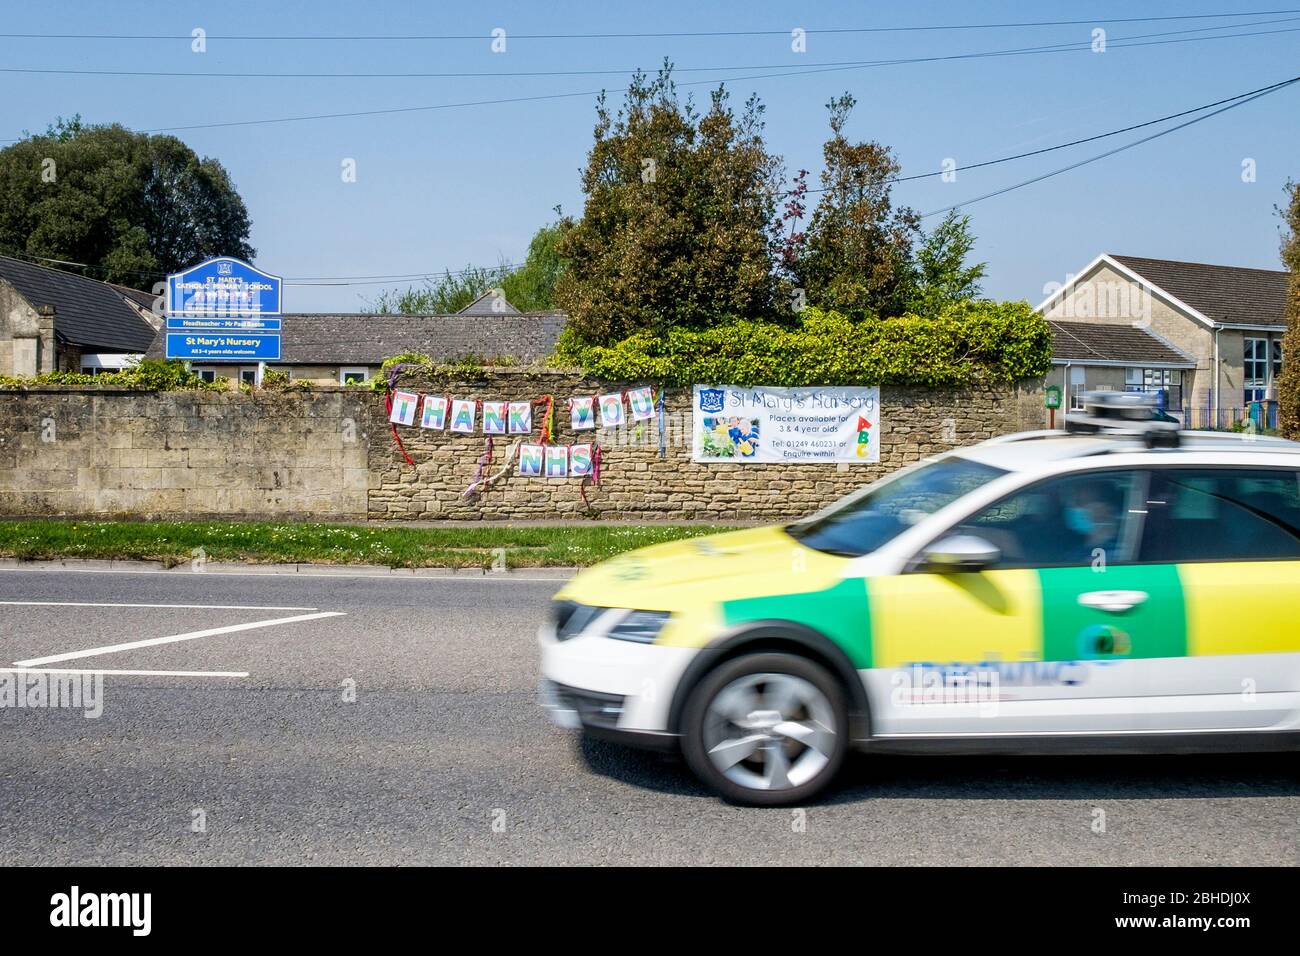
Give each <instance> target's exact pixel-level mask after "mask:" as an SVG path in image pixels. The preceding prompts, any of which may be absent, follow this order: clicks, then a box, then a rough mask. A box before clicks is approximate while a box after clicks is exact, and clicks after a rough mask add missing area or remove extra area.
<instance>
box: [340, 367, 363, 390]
mask: <svg viewBox="0 0 1300 956" xmlns="http://www.w3.org/2000/svg"><path fill="white" fill-rule="evenodd" d="M369 380H370V369H368V368H366V367H365V366H364V365H358V366H354V367H351V368H341V369H339V384H340V385H361V384H364V383H365V382H368V381H369Z"/></svg>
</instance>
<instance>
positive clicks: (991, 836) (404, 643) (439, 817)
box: [0, 570, 1300, 865]
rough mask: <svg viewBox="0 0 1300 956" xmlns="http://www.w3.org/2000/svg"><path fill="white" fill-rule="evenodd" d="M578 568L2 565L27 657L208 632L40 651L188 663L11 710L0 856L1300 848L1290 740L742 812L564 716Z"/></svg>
mask: <svg viewBox="0 0 1300 956" xmlns="http://www.w3.org/2000/svg"><path fill="white" fill-rule="evenodd" d="M556 587H557V582H556V581H554V580H545V579H537V578H529V577H510V578H506V577H496V576H488V577H485V578H463V577H458V578H441V579H440V578H413V577H407V578H403V577H353V576H337V575H325V576H304V575H243V574H213V573H202V574H200V573H190V572H167V573H103V572H74V571H64V570H3V571H0V602H5V603H0V648H3V651H2V656H3V659H2V660H0V666H12V664H13V663H14V662H19V661H46V659H48V658H52V657H54V658H58V657H60V656H62V655H66V654H69V653H72V652H76V651H81V650H88V649H97V648H102V647H105V646H114V645H118V644H122V643H127V642H136V641H141V640H153V639H155V638H163V637H174V636H176V635H181V634H193V633H195V632H200V633H203V634H204V636H199V637H194V638H191V639H186V640H179V641H171V642H167V643H155V644H150V645H148V646H143V647H135V648H126V649H121V650H115V651H111V652H108V653H102V654H95V655H92V656H86V657H80V658H71V659H65V660H62V661H57V660H56V661H54V662H48V663H37V664H33V665H31V666H34V667H46V668H72V669H75V668H81V669H90V668H93V669H114V670H128V671H152V672H166V673H152V674H144V675H141V674H126V675H110V676H107V677H105V678H104V690H103V700H102V715H101V716H99V717H98V718H87V717H86V716H85V715H84V713H83V711H82V710H71V709H51V708H48V707H47V708H43V709H42V708H37V709H28V708H16V707H0V864H3V865H14V864H96V863H103V864H146V863H150V864H152V863H163V864H176V863H187V864H207V863H228V864H248V863H288V864H430V863H432V864H440V863H453V864H463V863H473V864H499V863H507V864H545V863H566V864H567V863H571V864H603V863H616V864H628V865H650V864H664V863H684V864H690V863H732V864H777V865H779V864H816V863H835V864H999V863H1013V864H1077V865H1095V864H1121V865H1131V864H1241V865H1250V864H1295V863H1297V862H1300V757H1297V756H1296V755H1289V754H1282V755H1278V754H1274V755H1259V756H1255V755H1235V756H1218V757H1186V756H1170V757H1154V758H1153V757H1074V758H1065V757H1061V758H952V757H947V758H945V757H925V758H921V757H889V758H882V757H874V758H864V757H857V758H854V759H853V760H852V761H851V764H850V766H849V769H848V772H847V773H846V774H845V777H844V779H843V782H842V785H841V786H840V787H839V788H838V789H837V790H836V791H835V792H834V793H833V794H832V795H831V796H830V797H829V798H828V799H826V800H824V801H822V802H820V803H818V804H815V805H812V806H809V807H807V808H804V810H803V815H802V816H800V815H798V814H795V813H792V811H790V810H788V809H778V810H756V809H744V808H737V807H732V806H728V805H726V804H724V803H722V802H720V801H718V800H716V799H714V798H713V797H712V796H710V795H708V794H707V793H705V792H703V791H702V790H701V789H700V788H699V787H698V786H697V785H696V784H695V783H694V782H693V780H692V778H691V777H690V775H689V774H688V772H687V771H686V770H685V768H684V767H683V766H682V765H681V764H680V763H679V762H677V761H675V760H673V759H672V758H669V757H664V756H659V755H654V754H646V753H640V752H636V751H630V750H623V749H621V748H618V747H614V746H612V745H606V744H590V743H589V744H580V743H579V742H578V741H577V740H576V739H575V738H573V737H571V736H570V735H568V734H566V733H564V732H561V731H558V730H554V729H552V728H551V726H550V725H549V724H548V723H547V722H546V720H545V718H544V716H543V714H542V712H541V711H540V710H539V708H538V707H537V705H536V703H535V688H536V666H537V651H536V648H535V645H534V643H533V630H534V628H535V626H536V622H537V619H538V616H539V614H541V613H542V612H543V609H544V607H545V604H546V602H547V600H548V598H549V596H550V594H551V593H552V592H553V591H554V590H555V589H556ZM13 602H24V603H13ZM31 602H50V603H31ZM86 604H102V605H107V606H96V607H91V606H82V605H86ZM127 604H137V605H139V604H150V605H166V606H163V607H124V606H122V605H127ZM74 605H75V606H74ZM176 605H222V606H225V607H177V606H176ZM231 605H237V606H239V607H229V606H231ZM330 612H333V613H335V614H336V615H337V616H331V617H313V618H310V619H307V620H300V621H293V622H287V623H276V624H259V626H257V627H252V628H247V629H243V630H225V629H228V628H232V627H234V626H236V625H239V624H249V623H256V622H266V621H273V620H279V619H282V618H286V617H290V618H292V617H301V616H306V615H315V614H324V613H330ZM211 631H216V632H217V633H206V632H211ZM174 672H182V673H186V674H192V673H193V672H218V673H217V674H207V673H205V674H199V675H197V676H172V675H173V673H174ZM228 674H235V675H242V674H247V676H223V675H228ZM353 689H354V690H355V694H354V695H353V694H352V693H351V691H352V690H353ZM353 696H354V697H355V699H353V700H349V699H348V698H350V697H353ZM1102 814H1104V817H1103V816H1102ZM1103 819H1104V824H1105V826H1104V832H1096V831H1097V830H1098V829H1100V828H1099V827H1098V823H1099V821H1101V820H1103ZM196 821H201V822H202V824H203V826H202V827H197V823H196Z"/></svg>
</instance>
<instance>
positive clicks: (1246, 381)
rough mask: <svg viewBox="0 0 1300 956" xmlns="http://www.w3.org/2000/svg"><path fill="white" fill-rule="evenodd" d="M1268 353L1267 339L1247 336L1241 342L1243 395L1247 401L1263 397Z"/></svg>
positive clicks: (1266, 377)
mask: <svg viewBox="0 0 1300 956" xmlns="http://www.w3.org/2000/svg"><path fill="white" fill-rule="evenodd" d="M1269 355H1270V353H1269V341H1268V339H1251V338H1248V339H1245V340H1244V341H1243V343H1242V370H1243V382H1242V384H1243V385H1244V386H1245V389H1244V393H1243V397H1244V399H1245V401H1246V402H1248V403H1249V402H1258V401H1261V400H1262V399H1263V398H1264V393H1265V390H1266V389H1267V387H1268V365H1269Z"/></svg>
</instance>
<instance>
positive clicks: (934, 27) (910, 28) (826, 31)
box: [0, 9, 1300, 42]
mask: <svg viewBox="0 0 1300 956" xmlns="http://www.w3.org/2000/svg"><path fill="white" fill-rule="evenodd" d="M1284 13H1300V10H1296V9H1291V10H1252V11H1239V12H1235V13H1192V14H1178V15H1170V16H1159V17H1091V18H1088V19H1083V20H1022V21H1011V22H1002V23H948V24H918V25H904V26H873V27H825V28H811V29H804V32H805V34H808V35H818V34H822V35H834V34H862V33H914V32H935V31H946V30H995V29H1002V30H1005V29H1020V28H1025V27H1060V26H1082V25H1090V26H1096V25H1098V24H1102V23H1158V22H1167V21H1172V20H1215V19H1228V18H1234V17H1256V16H1273V15H1277V14H1284ZM789 35H790V29H788V28H787V29H780V30H691V31H676V32H668V31H661V32H646V33H627V32H621V33H511V34H508V36H509V38H510V39H514V40H621V39H674V38H698V37H752V36H789ZM0 39H21V40H185V41H189V40H192V39H193V35H192V34H188V33H175V34H172V33H0ZM207 39H209V40H222V41H238V42H243V41H271V42H274V41H295V42H296V41H313V42H315V41H326V42H329V41H384V42H391V41H424V40H480V41H481V40H490V39H492V36H491V34H480V33H425V34H419V33H412V34H404V33H387V34H376V33H371V34H364V33H363V34H355V33H354V34H242V35H241V34H213V33H210V34H207Z"/></svg>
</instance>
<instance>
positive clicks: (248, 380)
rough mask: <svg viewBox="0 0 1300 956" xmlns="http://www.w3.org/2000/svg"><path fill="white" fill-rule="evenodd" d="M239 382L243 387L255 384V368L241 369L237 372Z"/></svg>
mask: <svg viewBox="0 0 1300 956" xmlns="http://www.w3.org/2000/svg"><path fill="white" fill-rule="evenodd" d="M239 380H240V381H241V382H243V383H244V384H245V385H256V384H257V368H256V367H254V368H241V369H240V370H239Z"/></svg>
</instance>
